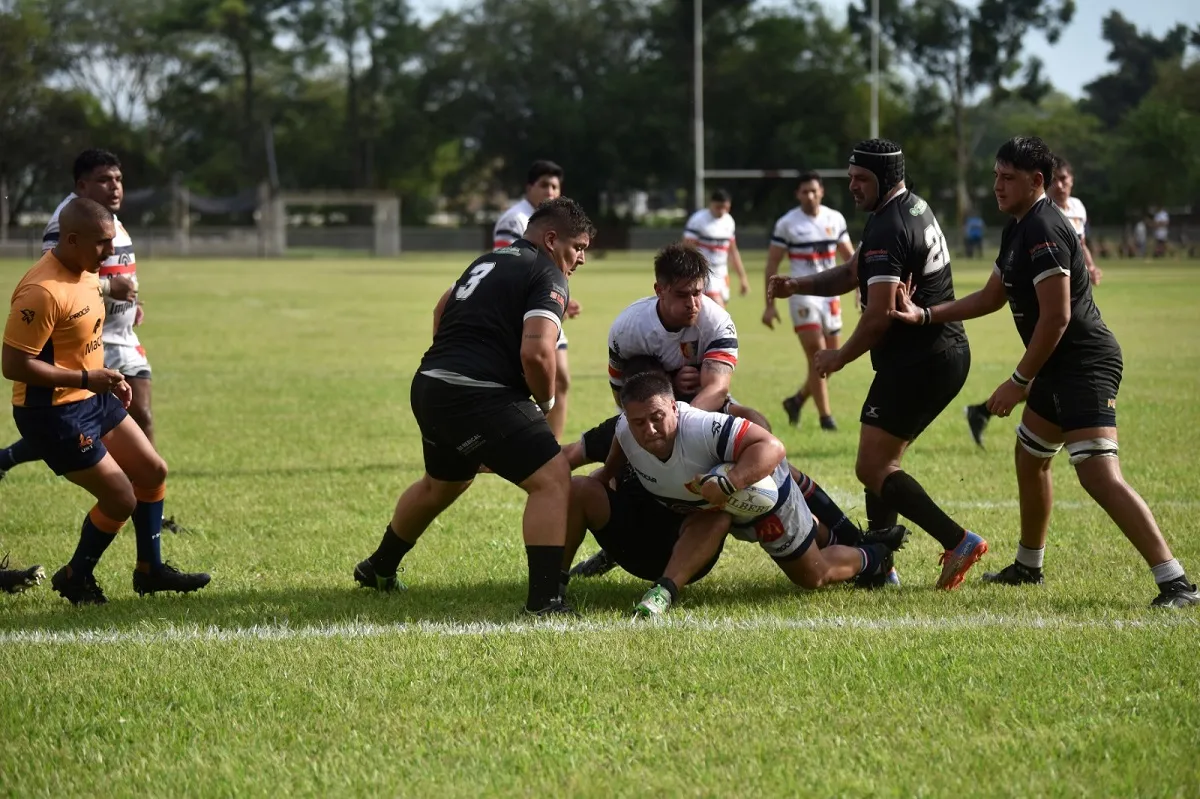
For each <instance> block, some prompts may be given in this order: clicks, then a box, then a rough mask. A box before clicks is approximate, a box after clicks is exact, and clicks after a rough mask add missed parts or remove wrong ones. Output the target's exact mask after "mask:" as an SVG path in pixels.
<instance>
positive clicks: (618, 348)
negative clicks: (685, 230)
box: [608, 296, 738, 389]
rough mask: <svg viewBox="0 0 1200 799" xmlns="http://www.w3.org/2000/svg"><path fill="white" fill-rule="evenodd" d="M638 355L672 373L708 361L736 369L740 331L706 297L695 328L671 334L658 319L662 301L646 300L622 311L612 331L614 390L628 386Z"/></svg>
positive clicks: (610, 358) (610, 348)
mask: <svg viewBox="0 0 1200 799" xmlns="http://www.w3.org/2000/svg"><path fill="white" fill-rule="evenodd" d="M635 355H649V356H651V357H654V358H657V359H658V360H659V362H660V363H662V365H663V368H664V369H666V370H667V371H668V372H671V373H674V372H677V371H679V370H680V369H682V368H683V367H685V366H696V367H698V366H700V364H701V363H703V362H704V361H706V360H714V361H721V362H722V363H727V364H729V365H730V366H731V367H735V368H736V367H737V357H738V340H737V327H736V326H735V325H734V324H733V317H731V316H730V315H729V312H728V311H726V310H725V309H724V308H722V307H721V306H720V305H718V304H717V303H716V302H714V301H712V300H711V299H709V298H708V297H703V296H702V297H701V298H700V315H699V317H697V319H696V324H695V325H693V326H692V327H685V328H681V329H679V330H667V329H666V328H665V327H663V323H662V319H660V318H659V316H658V297H645V298H644V299H640V300H638V301H637V302H635V303H633V304H632V305H630V306H629V307H628V308H626V309H625V310H624V311H622V312H621V314H620V315H619V316H618V317H617V319H616V321H615V322H613V324H612V328H611V329H610V330H609V333H608V381H609V383H611V384H612V387H613V388H615V389H620V388H621V386H622V385H624V384H625V376H624V367H625V360H626V359H627V358H632V357H634V356H635Z"/></svg>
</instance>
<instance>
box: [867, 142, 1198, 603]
mask: <svg viewBox="0 0 1200 799" xmlns="http://www.w3.org/2000/svg"><path fill="white" fill-rule="evenodd" d="M1054 164H1055V158H1054V155H1053V154H1052V153H1051V152H1050V150H1049V148H1048V147H1046V144H1045V142H1043V141H1042V140H1041V139H1039V138H1037V137H1036V136H1031V137H1017V138H1014V139H1010V140H1009V141H1007V142H1005V144H1004V145H1003V146H1001V147H1000V150H999V151H998V152H997V153H996V168H995V173H996V181H995V193H996V202H997V204H998V205H999V207H1000V210H1001V211H1003V212H1005V213H1007V214H1009V215H1011V216H1012V219H1011V220H1010V221H1009V223H1008V225H1007V226H1005V228H1004V233H1003V234H1001V237H1000V254H999V255H998V256H997V257H996V265H995V267H994V268H993V270H992V276H991V277H990V278H989V279H988V282H987V285H985V286H984V287H983V288H982V289H980V290H979V291H977V292H975V293H974V294H971V295H968V296H966V297H963V298H962V299H961V300H951V301H950V302H942V303H939V304H930V305H928V306H926V307H920V306H918V305H916V304H915V303H914V302H913V294H912V292H911V291H910V290H908V289H906V288H901V289H900V290H899V291H898V292H897V294H896V307H895V308H894V309H893V310H891V311H890V312H889V315H890V316H891V317H892V318H893V319H899V320H901V321H904V322H907V323H909V324H913V325H929V324H935V325H936V324H943V323H946V322H951V321H959V320H965V319H977V318H979V317H981V316H986V315H987V314H990V313H995V312H996V311H998V310H1000V309H1001V308H1003V307H1004V306H1005V305H1008V306H1009V308H1010V309H1011V310H1012V315H1013V321H1014V323H1015V324H1016V326H1017V332H1018V333H1019V334H1020V336H1021V340H1022V341H1023V342H1024V343H1025V354H1024V355H1023V356H1022V357H1021V361H1020V363H1018V364H1017V368H1016V369H1014V370H1013V373H1012V377H1011V378H1010V379H1008V380H1005V381H1004V382H1003V383H1001V384H1000V385H999V386H998V387H997V388H996V391H995V392H994V393H993V394H992V397H991V399H989V400H988V402H987V406H988V410H989V411H991V412H992V413H993V414H995V415H996V416H1002V417H1003V416H1008V415H1009V414H1010V413H1012V411H1013V408H1015V407H1016V406H1017V405H1018V404H1020V403H1021V402H1022V401H1024V402H1025V403H1026V404H1025V411H1024V413H1023V415H1022V416H1021V424H1020V425H1018V427H1017V443H1016V467H1017V489H1018V491H1019V493H1020V504H1021V540H1020V543H1018V544H1017V557H1016V560H1015V561H1014V562H1013V563H1012V564H1010V565H1008V566H1006V567H1005V568H1004V569H1002V570H1001V571H999V572H996V573H993V574H985V575H984V576H983V579H984V580H986V581H987V582H990V583H996V584H1001V585H1023V584H1040V583H1041V582H1042V557H1043V555H1044V553H1045V547H1046V535H1047V532H1048V530H1049V527H1050V509H1051V506H1052V504H1053V498H1052V485H1051V477H1050V465H1051V463H1052V462H1053V459H1054V456H1055V455H1057V454H1058V452H1059V450H1061V449H1062V448H1063V445H1064V444H1065V445H1066V448H1067V454H1068V455H1069V456H1070V459H1071V465H1072V466H1074V467H1075V474H1076V476H1077V477H1078V478H1079V483H1080V485H1082V486H1083V488H1084V490H1085V491H1087V492H1088V494H1090V495H1091V496H1092V498H1093V499H1095V500H1096V503H1097V504H1099V505H1100V507H1101V508H1103V509H1104V512H1105V513H1107V514H1108V515H1109V518H1111V519H1112V520H1113V521H1114V522H1115V523H1116V525H1117V526H1118V527H1119V528H1120V529H1121V532H1122V533H1124V534H1125V537H1126V538H1128V539H1129V541H1130V543H1132V544H1133V545H1134V547H1136V548H1137V551H1138V553H1139V554H1140V555H1141V556H1142V557H1143V558H1144V559H1145V561H1146V565H1147V566H1149V567H1150V571H1151V573H1152V574H1153V576H1154V581H1155V583H1157V585H1158V590H1159V593H1158V596H1157V597H1155V598H1154V600H1153V602H1152V603H1151V604H1152V605H1154V606H1155V607H1171V608H1174V607H1183V606H1185V605H1195V604H1200V593H1198V592H1197V591H1196V586H1195V585H1193V584H1192V583H1191V581H1190V580H1188V578H1187V575H1186V574H1185V573H1184V571H1183V567H1182V566H1181V565H1180V564H1179V561H1177V560H1176V559H1175V558H1174V556H1173V555H1172V554H1171V549H1170V547H1169V546H1167V542H1166V539H1165V538H1163V534H1162V533H1161V532H1160V531H1159V529H1158V524H1157V523H1156V522H1155V520H1154V515H1153V514H1152V513H1151V512H1150V509H1149V508H1148V507H1147V506H1146V503H1145V501H1143V500H1142V498H1141V497H1140V496H1139V495H1138V493H1137V492H1136V491H1134V490H1133V488H1132V487H1130V485H1129V484H1128V483H1126V482H1125V478H1124V477H1123V476H1122V474H1121V465H1120V462H1119V461H1118V460H1117V451H1118V447H1117V390H1118V389H1119V388H1120V385H1121V374H1122V371H1123V362H1122V358H1121V348H1120V346H1119V345H1118V344H1117V339H1116V337H1115V336H1113V334H1112V332H1111V331H1110V330H1109V329H1108V326H1107V325H1105V324H1104V320H1103V319H1102V318H1101V316H1100V309H1099V308H1097V307H1096V303H1095V302H1094V301H1093V299H1092V283H1091V281H1090V280H1089V277H1088V269H1087V264H1086V259H1085V258H1084V254H1083V242H1082V241H1081V240H1080V238H1079V234H1078V232H1077V231H1076V230H1075V229H1074V228H1073V227H1072V226H1071V223H1070V222H1069V221H1068V220H1067V218H1066V217H1065V216H1063V214H1062V212H1061V211H1060V210H1059V209H1057V208H1055V207H1054V205H1053V203H1052V201H1051V200H1050V198H1049V197H1047V196H1046V191H1045V190H1046V186H1048V185H1049V183H1050V180H1051V175H1052V173H1053V170H1054Z"/></svg>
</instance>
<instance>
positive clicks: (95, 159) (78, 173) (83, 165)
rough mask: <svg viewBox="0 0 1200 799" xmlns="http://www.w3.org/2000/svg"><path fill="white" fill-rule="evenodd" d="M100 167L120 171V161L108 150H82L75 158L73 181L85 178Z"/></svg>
mask: <svg viewBox="0 0 1200 799" xmlns="http://www.w3.org/2000/svg"><path fill="white" fill-rule="evenodd" d="M102 166H115V167H116V168H117V169H120V168H121V159H120V158H117V156H115V155H114V154H112V153H110V152H109V151H108V150H97V149H91V150H84V151H83V152H81V153H80V154H79V155H78V156H77V157H76V158H75V168H74V170H73V174H74V176H75V180H79V179H80V178H84V177H87V176H88V175H90V174H91V173H92V170H93V169H96V168H98V167H102Z"/></svg>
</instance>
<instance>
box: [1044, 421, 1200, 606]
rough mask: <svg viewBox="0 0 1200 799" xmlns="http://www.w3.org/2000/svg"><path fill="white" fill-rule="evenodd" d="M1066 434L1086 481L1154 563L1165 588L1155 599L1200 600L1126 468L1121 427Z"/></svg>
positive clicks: (1162, 602) (1166, 602)
mask: <svg viewBox="0 0 1200 799" xmlns="http://www.w3.org/2000/svg"><path fill="white" fill-rule="evenodd" d="M1066 438H1067V452H1068V453H1070V456H1071V464H1072V465H1073V466H1074V467H1075V473H1076V475H1078V477H1079V483H1080V485H1082V486H1083V488H1084V490H1085V491H1087V492H1088V494H1090V495H1091V497H1092V499H1094V500H1096V502H1097V503H1098V504H1099V505H1100V507H1102V508H1104V512H1105V513H1107V514H1108V516H1109V518H1110V519H1112V520H1113V521H1114V522H1115V523H1116V525H1117V527H1119V528H1121V532H1122V533H1124V534H1125V537H1126V538H1128V539H1129V541H1130V543H1132V544H1133V545H1134V547H1136V548H1137V551H1138V553H1139V554H1141V556H1142V558H1143V559H1145V561H1146V564H1147V565H1148V566H1150V571H1151V574H1153V576H1154V582H1155V583H1157V585H1158V591H1159V593H1158V596H1157V597H1155V598H1154V601H1153V602H1151V605H1153V606H1154V607H1161V608H1179V607H1184V606H1186V605H1196V604H1200V592H1198V591H1197V590H1196V586H1195V584H1193V583H1192V582H1191V581H1190V580H1189V579H1188V576H1187V574H1186V573H1184V570H1183V566H1181V565H1180V564H1179V561H1177V560H1176V559H1175V558H1174V556H1173V555H1172V554H1171V548H1170V547H1169V546H1167V542H1166V539H1165V538H1163V534H1162V532H1161V531H1160V530H1159V529H1158V523H1157V522H1156V521H1155V520H1154V514H1153V513H1151V512H1150V508H1149V507H1147V505H1146V503H1145V501H1144V500H1143V499H1142V498H1141V496H1140V495H1139V494H1138V493H1137V492H1136V491H1134V490H1133V488H1132V487H1131V486H1130V485H1129V484H1128V483H1126V482H1125V478H1124V476H1123V475H1122V474H1121V463H1120V461H1119V460H1118V459H1117V451H1118V447H1117V429H1116V428H1115V427H1105V428H1094V429H1090V430H1076V431H1072V432H1070V433H1068V434H1067V436H1066Z"/></svg>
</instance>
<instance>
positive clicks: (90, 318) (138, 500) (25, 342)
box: [2, 198, 209, 605]
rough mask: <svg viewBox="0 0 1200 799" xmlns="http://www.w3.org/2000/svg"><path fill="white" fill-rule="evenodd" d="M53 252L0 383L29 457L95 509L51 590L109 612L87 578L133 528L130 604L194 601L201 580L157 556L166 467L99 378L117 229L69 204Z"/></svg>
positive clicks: (102, 216)
mask: <svg viewBox="0 0 1200 799" xmlns="http://www.w3.org/2000/svg"><path fill="white" fill-rule="evenodd" d="M59 220H60V228H61V236H60V238H59V242H58V244H56V245H55V246H54V248H53V249H52V250H50V251H49V252H47V253H46V254H45V255H43V256H42V258H41V260H39V261H38V262H37V264H35V265H34V267H33V268H32V269H30V270H29V271H28V272H26V273H25V276H24V277H23V278H22V279H21V282H20V283H19V284H18V285H17V289H16V291H14V292H13V295H12V305H11V308H10V311H9V315H8V321H7V323H6V324H5V327H4V345H3V353H2V361H3V372H4V377H5V378H7V379H9V380H11V381H13V421H15V422H16V425H17V430H18V431H19V432H20V433H21V436H22V438H23V439H24V440H25V441H26V442H27V443H28V444H29V445H30V446H31V447H32V448H33V452H34V454H35V456H36V457H37V458H38V459H40V460H43V461H45V462H46V465H47V466H49V467H50V468H51V469H52V470H54V473H55V474H58V475H62V476H64V477H66V478H67V479H68V480H70V481H71V482H72V483H75V484H76V485H78V486H80V487H81V488H83V489H84V490H86V491H87V492H88V493H90V494H91V495H92V496H94V497H95V498H96V505H95V507H93V508H92V510H91V512H89V513H88V515H87V518H85V519H84V522H83V530H82V532H81V533H80V537H79V546H78V547H77V548H76V550H75V554H74V556H73V557H72V558H71V561H70V563H68V564H67V565H66V566H63V567H62V568H61V569H59V570H58V571H57V572H55V574H54V576H53V577H52V578H51V579H50V584H51V585H52V586H53V587H54V590H55V591H57V592H58V593H59V594H61V595H62V596H63V597H65V598H66V599H68V600H70V601H71V602H73V603H74V604H77V605H78V604H103V603H104V602H106V601H107V599H106V598H105V596H104V592H103V591H102V590H101V588H100V586H99V584H98V583H97V582H96V578H95V576H94V574H93V570H94V569H95V567H96V564H97V563H98V562H99V560H100V557H101V556H102V555H103V554H104V551H105V550H106V549H107V548H108V546H109V544H111V543H112V541H113V539H114V538H115V537H116V534H117V532H118V531H120V529H121V527H122V526H123V525H124V524H125V522H126V521H128V520H129V518H130V517H132V518H133V529H134V534H135V536H136V539H137V565H136V567H135V570H134V572H133V588H134V590H135V591H137V592H138V593H139V594H143V595H144V594H153V593H157V592H159V591H178V592H187V591H195V590H197V589H200V588H203V587H204V586H206V585H208V581H209V576H208V575H207V574H185V573H183V572H180V571H178V570H177V569H175V568H174V567H172V566H170V565H167V564H164V563H163V561H162V553H161V547H160V539H161V534H162V523H163V497H164V496H165V495H166V479H167V464H166V463H165V462H164V461H163V459H162V457H161V456H159V454H158V453H157V452H155V451H154V447H153V445H151V443H150V441H149V439H147V438H146V434H145V433H144V432H142V429H141V427H139V426H138V425H137V423H136V422H134V421H133V419H132V418H130V417H129V415H128V414H127V413H126V412H125V407H127V406H128V405H129V402H130V400H131V398H132V394H133V392H132V389H130V387H129V384H128V383H127V382H125V378H124V377H123V376H122V375H121V373H120V372H118V371H116V370H115V369H105V368H104V351H103V343H102V337H101V336H102V334H101V328H102V327H103V325H104V306H103V305H102V304H101V302H100V300H101V291H100V282H99V278H97V276H96V273H97V271H98V270H99V269H100V266H101V264H103V263H104V262H105V261H106V260H108V259H109V258H111V257H112V254H113V237H114V236H115V235H116V227H115V224H114V222H113V216H112V214H111V213H110V212H109V211H108V209H107V208H105V207H103V206H102V205H100V204H99V203H95V202H93V201H91V200H87V199H84V198H76V199H74V200H71V201H70V202H69V203H67V205H66V206H65V207H64V208H63V209H62V213H61V214H60V216H59Z"/></svg>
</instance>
